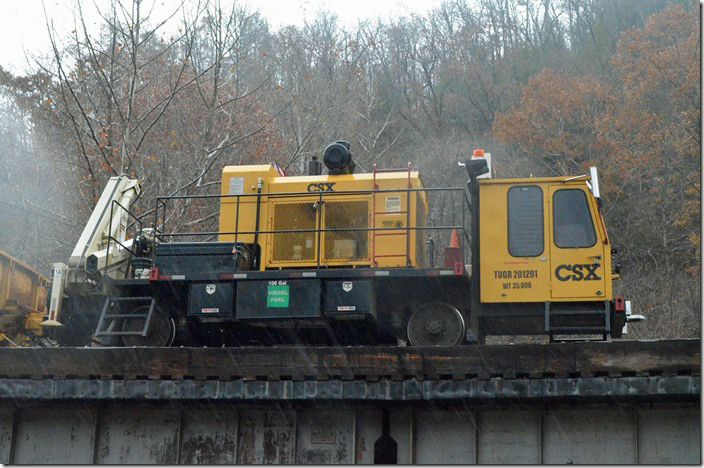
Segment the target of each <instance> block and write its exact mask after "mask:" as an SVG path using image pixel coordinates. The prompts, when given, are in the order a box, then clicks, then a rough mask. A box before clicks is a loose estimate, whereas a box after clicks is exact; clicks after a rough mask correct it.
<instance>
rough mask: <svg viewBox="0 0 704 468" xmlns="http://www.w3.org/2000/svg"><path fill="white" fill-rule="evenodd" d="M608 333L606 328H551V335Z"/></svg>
mask: <svg viewBox="0 0 704 468" xmlns="http://www.w3.org/2000/svg"><path fill="white" fill-rule="evenodd" d="M585 332H587V333H606V328H605V327H550V333H552V334H554V333H585Z"/></svg>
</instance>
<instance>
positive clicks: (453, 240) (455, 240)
mask: <svg viewBox="0 0 704 468" xmlns="http://www.w3.org/2000/svg"><path fill="white" fill-rule="evenodd" d="M459 246H460V235H459V233H458V232H457V229H453V230H452V237H450V247H459Z"/></svg>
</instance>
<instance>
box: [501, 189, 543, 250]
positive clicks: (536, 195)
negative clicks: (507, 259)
mask: <svg viewBox="0 0 704 468" xmlns="http://www.w3.org/2000/svg"><path fill="white" fill-rule="evenodd" d="M544 238H545V236H544V233H543V191H542V190H541V188H540V187H537V186H534V185H519V186H517V187H512V188H511V189H510V190H509V191H508V253H509V254H511V255H512V256H514V257H537V256H538V255H540V254H541V253H543V250H544Z"/></svg>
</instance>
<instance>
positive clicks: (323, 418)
mask: <svg viewBox="0 0 704 468" xmlns="http://www.w3.org/2000/svg"><path fill="white" fill-rule="evenodd" d="M381 408H382V407H381V406H380V405H376V406H375V405H361V404H359V405H349V404H348V405H343V404H341V403H337V404H334V405H332V404H327V405H325V404H321V405H307V406H302V405H298V406H292V405H277V404H273V403H272V404H270V405H266V404H261V405H256V406H252V405H247V406H245V405H241V404H240V405H237V404H197V405H196V404H192V405H189V404H184V403H179V404H163V403H160V404H153V403H126V402H118V401H116V402H102V403H90V402H82V403H80V404H79V403H76V404H69V403H63V404H57V403H52V404H51V405H47V404H45V405H36V406H31V405H30V406H25V407H19V408H11V407H0V462H1V463H24V464H38V463H51V464H59V463H70V464H83V463H110V464H130V463H140V464H143V463H161V464H176V463H189V464H192V463H204V464H219V463H226V464H233V463H242V464H244V463H297V464H305V463H315V464H328V463H373V462H374V455H375V454H374V447H375V443H376V442H377V441H378V440H379V438H380V436H381V435H382V427H383V425H382V419H383V418H382V409H381ZM384 411H388V414H389V426H388V428H389V434H390V436H391V438H393V441H394V442H395V444H396V453H395V456H396V460H397V462H398V463H417V464H424V463H432V464H445V463H462V464H472V463H481V464H492V463H500V464H506V463H520V464H533V463H541V462H543V463H555V464H568V463H587V464H602V463H603V464H616V463H645V464H659V463H667V464H677V463H688V464H700V463H701V444H700V439H701V417H700V407H699V403H698V402H691V403H667V404H641V405H639V406H634V405H628V404H617V403H614V404H613V405H609V406H606V405H603V404H600V405H595V406H581V407H577V406H568V405H565V404H560V405H555V404H553V405H549V406H533V407H518V406H511V407H505V408H499V409H497V408H495V407H465V406H461V405H459V406H458V405H455V406H449V407H440V406H432V407H431V406H423V407H419V406H409V405H406V406H399V405H396V406H387V407H385V409H384Z"/></svg>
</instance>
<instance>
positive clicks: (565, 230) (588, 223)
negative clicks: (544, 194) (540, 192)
mask: <svg viewBox="0 0 704 468" xmlns="http://www.w3.org/2000/svg"><path fill="white" fill-rule="evenodd" d="M553 237H554V239H555V245H556V246H558V247H560V248H563V249H579V248H587V247H592V246H593V245H594V244H596V232H595V230H594V222H593V221H592V217H591V214H590V212H589V205H588V203H587V197H586V195H585V193H584V191H582V190H578V189H564V190H558V191H556V192H555V193H554V195H553Z"/></svg>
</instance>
